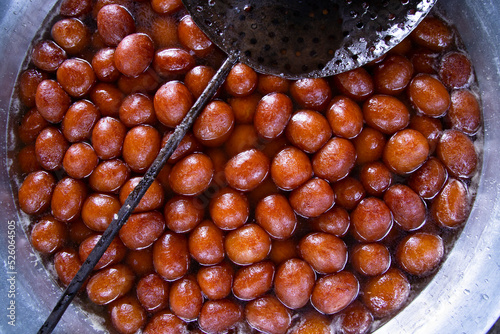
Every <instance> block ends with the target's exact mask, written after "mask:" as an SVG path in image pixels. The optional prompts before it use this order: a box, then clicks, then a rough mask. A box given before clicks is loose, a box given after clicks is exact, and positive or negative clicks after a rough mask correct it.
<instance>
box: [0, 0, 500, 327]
mask: <svg viewBox="0 0 500 334" xmlns="http://www.w3.org/2000/svg"><path fill="white" fill-rule="evenodd" d="M54 3H55V1H54V0H50V1H47V0H30V1H25V0H10V1H9V0H7V1H5V0H4V1H1V2H0V55H1V57H2V61H1V62H0V81H1V89H0V129H3V130H2V131H0V149H1V153H0V155H1V158H0V168H1V171H2V172H1V173H0V208H1V212H2V215H1V216H2V218H1V220H0V226H1V227H0V259H1V260H2V263H3V266H2V267H0V282H1V283H0V305H2V306H1V309H2V310H3V311H2V312H0V316H1V318H0V332H2V333H34V332H36V331H37V330H38V328H39V327H40V326H41V325H42V323H43V322H44V320H45V318H46V317H47V316H48V314H49V313H50V311H51V309H52V307H53V306H54V305H55V304H56V302H57V299H58V298H59V296H60V294H61V290H60V288H59V287H58V286H57V285H56V283H55V282H53V281H51V280H49V279H47V274H46V272H45V269H44V268H43V266H42V264H41V262H40V259H39V258H38V257H37V255H35V253H34V251H33V250H32V248H31V246H30V244H29V240H28V239H27V237H26V235H25V233H24V231H23V228H22V225H23V222H26V221H27V220H26V216H23V215H20V214H19V213H18V209H17V207H16V202H15V199H14V196H13V195H12V191H13V190H12V184H11V180H14V181H13V182H14V184H15V175H16V172H15V169H16V167H15V165H14V164H13V162H12V158H13V157H14V152H15V150H16V140H15V134H14V132H13V127H14V123H15V121H17V120H18V118H19V115H18V112H17V108H16V107H15V106H11V105H10V100H11V96H12V94H13V92H14V89H15V86H14V84H15V81H16V78H17V76H18V73H19V70H20V68H22V65H23V61H24V59H25V57H26V50H28V48H29V46H30V43H31V40H32V39H33V37H34V36H35V35H36V33H37V31H38V29H39V27H40V26H41V24H42V22H43V21H44V19H45V17H46V16H47V14H48V12H49V11H50V9H51V7H52V5H53V4H54ZM438 5H439V7H440V8H442V10H443V11H444V13H445V15H446V16H447V17H449V18H451V19H452V21H454V22H456V23H457V24H459V27H458V30H459V32H460V34H461V36H462V39H463V40H464V42H465V44H466V48H467V50H468V52H469V54H470V56H471V58H472V61H473V63H474V67H475V70H476V75H477V80H478V82H479V87H480V91H481V99H482V103H483V109H484V156H483V161H482V176H481V179H480V180H479V186H478V194H477V198H476V200H475V204H474V207H473V210H472V213H471V217H470V219H469V222H468V223H467V225H466V226H465V228H464V230H463V232H462V234H461V236H460V238H459V239H458V241H457V242H456V244H455V247H454V249H453V251H452V252H451V253H450V255H449V256H448V259H447V260H446V261H445V263H444V264H443V266H442V268H441V270H440V271H439V272H438V273H437V274H436V276H435V277H434V278H433V280H432V281H431V282H430V283H429V285H428V286H427V287H426V288H425V289H424V291H423V292H422V293H421V294H420V295H419V296H418V297H417V298H416V299H415V300H414V301H413V302H412V303H411V304H410V305H409V306H407V307H406V308H405V309H404V310H403V311H402V312H400V313H399V314H398V315H397V316H396V317H395V318H394V319H392V320H391V321H390V322H388V323H387V324H385V325H384V326H382V327H381V328H380V329H379V330H378V331H377V333H425V334H427V333H443V334H444V333H467V334H473V333H477V334H480V333H486V332H487V330H488V329H489V328H490V327H491V326H492V324H493V323H494V322H495V320H496V319H497V318H498V317H499V315H500V292H498V289H497V287H499V286H500V275H499V273H500V228H499V226H500V225H499V224H500V194H499V192H500V185H499V181H500V173H499V172H498V171H499V166H500V154H498V153H497V149H498V147H500V145H499V144H500V117H498V116H499V115H500V104H499V103H498V100H499V97H500V35H499V33H498V32H499V31H500V20H499V19H498V15H499V14H500V4H498V3H496V2H495V1H493V0H490V1H479V0H464V1H441V2H440V3H438ZM9 230H13V231H15V232H14V233H15V235H16V238H15V254H14V255H15V265H14V267H12V268H11V267H9V261H11V260H13V258H9V257H8V246H9V239H8V234H9ZM10 233H12V232H10ZM11 247H12V246H11ZM10 264H13V263H12V262H11V263H10ZM6 282H7V283H6ZM11 283H13V284H11ZM14 287H15V290H13V289H14ZM13 291H15V292H14V293H13V294H11V292H13ZM12 296H14V297H12ZM11 297H12V298H11ZM13 302H14V303H15V304H14V305H15V310H14V312H12V307H11V306H10V305H11V303H13ZM9 307H10V308H11V310H9V309H8V308H9ZM8 316H10V317H8ZM13 316H14V317H13ZM12 319H15V320H14V321H15V322H14V323H15V326H12V325H9V323H8V322H9V321H11V320H12ZM68 332H74V333H88V332H96V333H99V332H101V333H104V331H102V330H99V328H98V327H95V325H94V324H93V322H91V321H90V320H89V318H88V317H87V316H86V315H85V314H83V313H82V312H81V311H79V309H78V308H77V307H75V306H74V305H72V306H70V308H69V309H68V310H67V311H66V313H65V315H64V316H63V318H62V320H61V322H60V323H59V325H58V326H57V327H56V330H55V331H54V333H68Z"/></svg>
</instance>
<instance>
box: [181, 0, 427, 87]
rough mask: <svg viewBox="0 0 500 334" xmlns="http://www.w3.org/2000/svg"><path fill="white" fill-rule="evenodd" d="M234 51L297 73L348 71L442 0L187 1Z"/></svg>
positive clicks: (271, 68)
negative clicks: (438, 0)
mask: <svg viewBox="0 0 500 334" xmlns="http://www.w3.org/2000/svg"><path fill="white" fill-rule="evenodd" d="M183 2H184V4H185V5H186V7H187V9H188V11H189V12H190V13H191V16H192V17H193V20H194V21H195V22H196V24H197V25H198V26H199V27H200V28H202V30H203V31H204V32H205V33H206V34H207V35H208V36H209V37H210V38H211V40H212V41H213V42H214V43H215V44H217V45H218V46H219V47H220V48H221V49H222V50H224V51H225V52H226V53H227V54H230V53H232V52H234V51H239V52H240V54H239V59H240V61H241V62H243V63H245V64H247V65H250V66H251V67H252V68H254V69H255V70H256V71H258V72H262V73H268V74H274V75H280V76H283V77H286V78H290V79H299V78H303V77H314V78H315V77H325V76H330V75H333V74H337V73H341V72H345V71H347V70H351V69H354V68H357V67H360V66H362V65H365V64H367V63H369V62H370V61H372V60H374V59H376V58H378V57H380V56H382V55H383V54H384V53H385V52H386V51H387V50H389V49H391V48H392V47H393V46H395V45H396V44H398V43H399V42H400V41H402V40H403V39H404V38H405V37H406V36H407V35H408V34H409V33H410V32H411V31H412V30H413V28H414V27H415V26H416V25H417V24H418V23H419V22H420V21H421V20H422V19H423V18H424V17H425V15H426V14H427V13H428V12H429V11H430V10H431V8H432V6H433V5H434V3H435V2H436V0H423V1H419V0H406V1H400V0H386V1H344V0H322V1H319V0H316V1H289V0H274V1H268V0H259V1H257V0H253V1H250V2H245V1H243V2H242V1H239V0H224V1H213V0H183Z"/></svg>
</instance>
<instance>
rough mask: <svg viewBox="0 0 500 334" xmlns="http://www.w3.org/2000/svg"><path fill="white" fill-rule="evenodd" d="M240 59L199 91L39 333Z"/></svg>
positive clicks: (48, 329)
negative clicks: (192, 103)
mask: <svg viewBox="0 0 500 334" xmlns="http://www.w3.org/2000/svg"><path fill="white" fill-rule="evenodd" d="M237 60H238V54H236V53H232V54H229V55H228V57H227V58H226V60H225V61H224V63H223V64H222V66H221V67H220V68H219V70H218V71H217V72H216V74H215V75H214V76H213V78H212V79H211V80H210V82H209V83H208V85H207V87H206V88H205V90H204V91H203V93H202V94H201V95H200V97H199V98H198V99H197V100H196V102H195V103H194V105H193V106H192V107H191V109H190V110H189V112H188V113H187V114H186V116H185V117H184V119H183V120H182V122H181V123H180V124H179V125H178V126H177V127H176V128H175V131H174V133H173V134H172V136H170V138H169V139H168V141H167V143H166V145H165V146H164V147H163V148H162V149H161V150H160V152H159V153H158V156H157V157H156V159H155V160H154V162H153V163H152V165H151V167H149V169H148V171H147V172H146V174H144V177H143V178H142V180H141V181H140V182H139V184H138V185H137V186H136V187H135V188H134V190H133V191H132V192H131V193H130V195H129V196H128V197H127V199H126V200H125V203H123V206H122V207H121V208H120V210H119V211H118V213H117V214H116V215H115V216H114V217H113V220H112V221H111V223H110V225H109V226H108V228H107V229H106V231H104V233H103V235H102V236H101V238H100V239H99V241H98V242H97V244H96V245H95V247H94V249H93V250H92V252H91V253H90V255H89V256H88V257H87V259H86V260H85V262H83V264H82V266H81V267H80V270H78V272H77V273H76V275H75V277H74V278H73V280H72V281H71V283H70V284H69V285H68V287H67V288H66V290H65V291H64V293H63V295H62V296H61V298H60V299H59V301H58V302H57V304H56V306H55V307H54V308H53V310H52V312H51V313H50V315H49V316H48V318H47V320H46V321H45V323H44V324H43V325H42V327H40V329H39V331H38V334H47V333H52V331H53V330H54V328H55V327H56V325H57V323H58V322H59V320H60V319H61V317H62V315H63V314H64V312H65V311H66V309H67V308H68V306H69V304H70V303H71V301H72V300H73V298H75V296H76V294H77V293H78V291H79V290H80V288H81V287H82V285H83V283H84V282H85V280H86V279H87V278H88V277H89V275H90V273H91V272H92V270H93V269H94V267H95V265H96V264H97V262H99V259H100V258H101V256H102V255H103V254H104V252H105V251H106V249H107V248H108V247H109V245H110V244H111V242H112V241H113V239H114V238H115V237H116V235H117V234H118V232H119V231H120V228H121V227H122V226H123V225H124V224H125V222H126V221H127V220H128V218H129V217H130V215H131V214H132V211H133V210H134V209H135V207H136V206H137V205H138V204H139V202H140V201H141V198H142V197H143V196H144V194H145V193H146V191H147V190H148V188H149V186H150V185H151V184H152V183H153V181H154V179H155V178H156V177H157V176H158V173H159V172H160V170H161V169H162V167H163V166H164V165H165V163H166V162H167V160H168V159H169V158H170V156H171V155H172V153H173V152H174V151H175V149H176V148H177V146H178V145H179V143H180V141H181V140H182V138H184V136H185V134H186V132H187V131H188V130H189V129H190V128H191V126H192V125H193V123H194V120H195V119H196V117H197V116H198V115H199V114H200V112H201V110H202V109H203V107H204V106H205V105H206V104H207V103H208V102H209V101H210V100H211V99H212V98H213V96H214V95H215V93H216V92H217V89H219V87H220V86H221V85H222V84H223V83H224V81H225V80H226V77H227V75H228V73H229V71H230V70H231V68H232V66H233V65H234V64H235V63H236V61H237Z"/></svg>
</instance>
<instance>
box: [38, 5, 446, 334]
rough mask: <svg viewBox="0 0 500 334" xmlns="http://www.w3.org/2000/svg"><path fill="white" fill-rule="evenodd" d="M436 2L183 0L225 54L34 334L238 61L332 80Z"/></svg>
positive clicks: (51, 321)
mask: <svg viewBox="0 0 500 334" xmlns="http://www.w3.org/2000/svg"><path fill="white" fill-rule="evenodd" d="M436 1H437V0H423V1H415V0H382V1H355V0H344V1H341V0H329V1H325V0H316V1H313V0H309V1H306V0H303V1H301V0H296V1H292V0H274V1H269V0H267V1H265V0H264V1H262V0H253V1H250V0H249V1H238V0H183V3H184V5H185V6H186V8H187V10H188V11H189V13H190V14H191V16H192V18H193V20H194V21H195V23H196V24H197V25H198V26H199V27H200V28H201V29H202V31H203V32H204V33H205V34H206V35H207V36H208V37H209V38H210V39H211V40H212V41H213V42H214V43H215V44H216V45H217V46H218V47H219V48H221V49H222V50H223V51H224V52H225V53H226V54H227V56H228V57H227V58H226V60H225V61H224V63H223V64H222V66H221V67H220V68H219V70H218V71H217V73H216V74H215V76H214V77H213V79H212V80H211V81H210V83H209V84H208V86H207V87H206V89H205V91H204V92H203V94H202V95H201V96H200V97H199V98H198V100H197V101H196V102H195V104H194V105H193V107H192V108H191V110H190V111H189V112H188V114H187V115H186V116H185V118H184V119H183V121H182V123H181V124H179V125H178V126H177V127H176V129H175V131H174V133H173V135H172V136H170V138H169V140H168V141H167V143H166V145H165V146H164V147H163V148H162V149H161V151H160V153H159V154H158V156H157V158H156V160H155V161H154V162H153V164H152V165H151V167H150V168H149V170H148V171H147V172H146V174H145V175H144V177H143V179H142V180H141V182H140V183H139V184H138V185H137V187H136V188H135V189H134V190H133V191H132V193H131V194H130V195H129V197H128V198H127V199H126V201H125V203H124V205H123V206H122V207H121V209H120V210H119V212H118V214H117V215H115V217H114V218H113V220H112V222H111V224H110V225H109V227H108V228H107V229H106V231H105V232H104V233H103V235H102V237H101V239H100V240H99V242H98V243H97V244H96V246H95V247H94V249H93V251H92V252H91V253H90V255H89V256H88V257H87V259H86V260H85V262H84V263H83V264H82V266H81V268H80V270H79V271H78V273H77V274H76V275H75V277H74V278H73V280H72V281H71V283H70V284H69V285H68V287H67V288H66V290H65V291H64V293H63V295H62V296H61V298H60V299H59V301H58V303H57V304H56V306H55V307H54V309H53V310H52V313H51V314H50V315H49V317H48V318H47V320H46V321H45V323H44V324H43V325H42V327H41V328H40V330H39V332H38V333H51V332H52V330H53V329H54V328H55V326H56V325H57V323H58V322H59V320H60V318H61V317H62V315H63V314H64V312H65V310H66V309H67V307H68V306H69V304H70V303H71V301H72V300H73V298H74V297H75V296H76V294H77V293H78V291H79V290H80V288H81V286H82V285H83V283H84V282H85V281H86V279H87V278H88V276H89V275H90V273H91V272H92V270H93V268H94V267H95V265H96V264H97V262H98V261H99V259H100V258H101V256H102V255H103V254H104V252H105V251H106V249H107V248H108V246H109V245H110V243H111V241H113V239H114V238H115V237H116V235H117V234H118V232H119V230H120V228H121V227H122V226H123V224H125V222H126V221H127V219H128V218H129V217H130V215H131V213H132V211H133V210H134V209H135V207H136V206H137V205H138V204H139V202H140V200H141V198H142V196H144V194H145V193H146V191H147V189H148V188H149V186H150V185H151V184H152V183H153V181H154V179H155V178H156V177H157V175H158V173H159V172H160V170H161V168H162V167H163V165H165V163H166V162H167V160H168V159H169V157H170V156H171V155H172V153H173V152H174V150H175V149H176V148H177V146H178V145H179V143H180V141H181V140H182V138H183V137H184V135H185V134H186V132H187V131H188V130H189V128H190V127H191V125H192V124H193V122H194V120H195V119H196V117H197V116H198V114H199V113H200V112H201V110H202V108H203V107H204V106H205V105H206V104H207V103H208V102H209V101H210V99H212V98H213V96H214V95H215V93H216V91H217V89H218V88H219V87H220V86H221V85H222V84H223V83H224V80H225V78H226V76H227V75H228V73H229V71H230V70H231V67H232V66H233V65H234V64H235V63H236V62H237V61H240V62H243V63H245V64H247V65H249V66H251V67H252V68H253V69H255V70H256V71H257V72H260V73H266V74H273V75H278V76H281V77H285V78H288V79H300V78H317V77H325V76H331V75H334V74H338V73H341V72H345V71H348V70H351V69H354V68H357V67H360V66H362V65H364V64H366V63H368V62H370V61H372V60H374V59H376V58H378V57H380V56H382V55H383V54H384V53H385V52H387V51H388V50H389V49H391V48H392V47H394V46H395V45H396V44H398V43H399V42H400V41H402V40H403V39H404V38H405V37H406V36H407V35H408V34H409V33H410V32H411V31H412V30H413V28H415V27H416V26H417V24H418V23H419V22H420V21H421V20H422V19H423V18H424V17H425V15H426V14H427V13H428V12H429V11H430V10H431V8H432V6H433V5H434V3H435V2H436Z"/></svg>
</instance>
